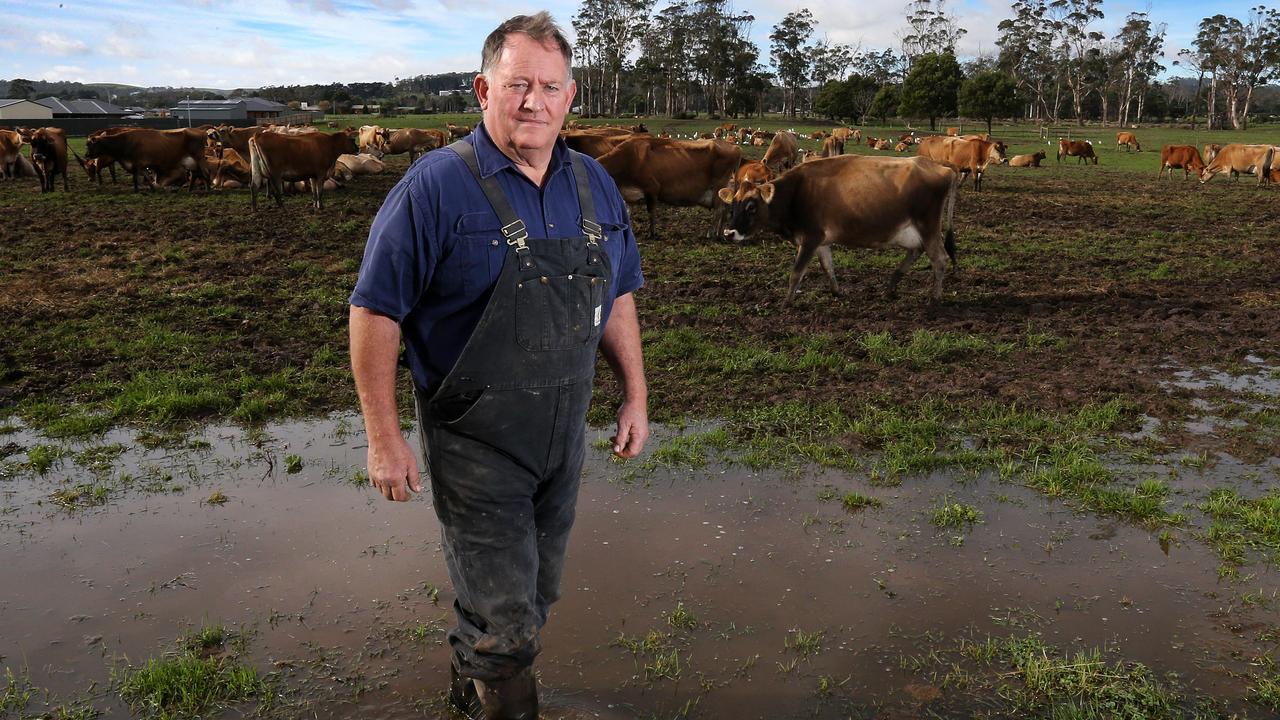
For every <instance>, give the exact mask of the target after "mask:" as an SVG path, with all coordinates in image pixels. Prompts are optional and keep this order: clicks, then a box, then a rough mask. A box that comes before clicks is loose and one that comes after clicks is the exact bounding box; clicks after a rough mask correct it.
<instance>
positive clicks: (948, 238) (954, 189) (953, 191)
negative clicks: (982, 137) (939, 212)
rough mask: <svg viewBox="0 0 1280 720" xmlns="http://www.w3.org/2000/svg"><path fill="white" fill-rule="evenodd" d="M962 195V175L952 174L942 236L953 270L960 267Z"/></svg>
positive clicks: (943, 245) (944, 212)
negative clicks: (958, 236) (958, 233)
mask: <svg viewBox="0 0 1280 720" xmlns="http://www.w3.org/2000/svg"><path fill="white" fill-rule="evenodd" d="M959 195H960V173H957V172H952V173H951V188H950V189H948V190H947V201H946V203H947V204H946V207H945V208H943V214H944V217H943V222H944V227H945V228H946V230H945V234H944V235H943V236H942V247H943V249H944V250H946V251H947V257H949V258H951V269H952V270H955V269H956V268H957V267H958V263H957V262H956V226H955V216H956V197H957V196H959Z"/></svg>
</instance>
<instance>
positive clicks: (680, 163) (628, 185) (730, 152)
mask: <svg viewBox="0 0 1280 720" xmlns="http://www.w3.org/2000/svg"><path fill="white" fill-rule="evenodd" d="M598 160H599V162H600V164H601V165H603V166H604V169H605V170H606V171H607V172H608V173H609V175H610V176H611V177H612V178H613V181H614V182H615V183H617V185H618V189H619V190H620V191H622V197H623V198H625V199H626V200H627V202H632V203H634V202H639V201H640V200H644V203H645V207H646V208H648V210H649V238H650V239H653V238H654V237H656V235H657V230H656V221H655V216H656V212H655V211H656V208H657V203H658V202H659V201H661V202H663V203H666V204H667V205H683V206H687V205H701V206H703V207H706V208H712V209H714V208H715V202H716V191H717V190H719V189H720V188H722V187H724V186H725V185H726V184H727V183H728V181H729V178H731V177H733V175H734V173H735V171H736V169H737V168H738V166H739V165H740V164H741V162H742V150H741V149H740V148H738V147H737V146H736V145H730V144H729V143H726V142H723V141H720V140H700V141H696V140H695V141H690V140H663V139H661V138H652V137H648V136H644V135H640V136H636V137H632V138H628V139H627V140H625V141H623V142H622V143H619V145H618V146H617V147H615V148H614V149H613V150H610V151H609V152H607V153H605V154H604V155H601V156H600V157H599V158H598ZM715 222H716V221H715V220H713V223H715ZM709 234H710V233H709Z"/></svg>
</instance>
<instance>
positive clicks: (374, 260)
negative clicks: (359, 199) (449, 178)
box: [350, 176, 438, 322]
mask: <svg viewBox="0 0 1280 720" xmlns="http://www.w3.org/2000/svg"><path fill="white" fill-rule="evenodd" d="M412 177H414V176H408V177H405V178H404V179H402V180H401V181H400V182H399V183H397V184H396V186H395V187H393V188H392V189H391V192H389V193H388V194H387V199H386V201H385V202H383V204H382V207H381V208H380V209H379V210H378V214H377V216H376V217H374V219H373V225H372V226H371V227H370V228H369V241H368V242H367V243H366V244H365V247H364V260H363V261H362V262H361V263H360V274H359V277H357V279H356V286H355V289H354V290H353V291H352V293H351V298H350V303H351V304H352V305H355V306H357V307H363V308H367V309H369V310H373V311H374V312H377V313H381V314H383V315H386V316H388V317H390V318H392V319H394V320H395V321H396V322H402V321H403V320H404V318H405V316H406V315H408V314H409V311H410V310H412V309H413V307H414V306H415V305H416V304H417V302H418V298H419V297H421V295H422V293H423V291H424V290H425V289H426V287H427V285H428V284H429V283H430V282H431V275H432V272H433V271H434V270H435V258H436V257H438V253H437V252H433V245H432V242H433V240H432V238H430V237H429V235H430V233H429V232H427V230H426V229H427V228H429V227H431V224H430V222H429V221H428V219H427V217H426V213H427V204H426V203H425V202H421V201H420V199H419V198H418V197H416V192H415V185H414V182H413V180H412V179H411V178H412Z"/></svg>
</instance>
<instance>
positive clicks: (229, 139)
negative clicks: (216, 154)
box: [208, 125, 267, 156]
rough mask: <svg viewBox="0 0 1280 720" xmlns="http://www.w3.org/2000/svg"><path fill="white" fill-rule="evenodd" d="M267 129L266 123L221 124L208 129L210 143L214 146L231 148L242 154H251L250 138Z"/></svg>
mask: <svg viewBox="0 0 1280 720" xmlns="http://www.w3.org/2000/svg"><path fill="white" fill-rule="evenodd" d="M266 129H267V127H266V126H265V125H255V126H253V127H246V128H238V127H233V126H231V125H219V126H217V127H215V128H211V129H210V130H209V131H208V136H209V144H210V145H213V146H214V147H223V148H231V149H232V150H235V151H236V152H238V153H240V154H241V155H242V156H248V154H249V138H251V137H253V136H255V135H257V134H258V133H260V132H263V131H265V130H266Z"/></svg>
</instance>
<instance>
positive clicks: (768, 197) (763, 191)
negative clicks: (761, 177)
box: [760, 183, 773, 205]
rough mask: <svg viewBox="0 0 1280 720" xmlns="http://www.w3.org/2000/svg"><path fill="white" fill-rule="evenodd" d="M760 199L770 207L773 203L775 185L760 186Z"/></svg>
mask: <svg viewBox="0 0 1280 720" xmlns="http://www.w3.org/2000/svg"><path fill="white" fill-rule="evenodd" d="M760 199H761V200H764V203H765V204H766V205H768V204H769V203H771V202H773V183H765V184H763V185H761V186H760Z"/></svg>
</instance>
